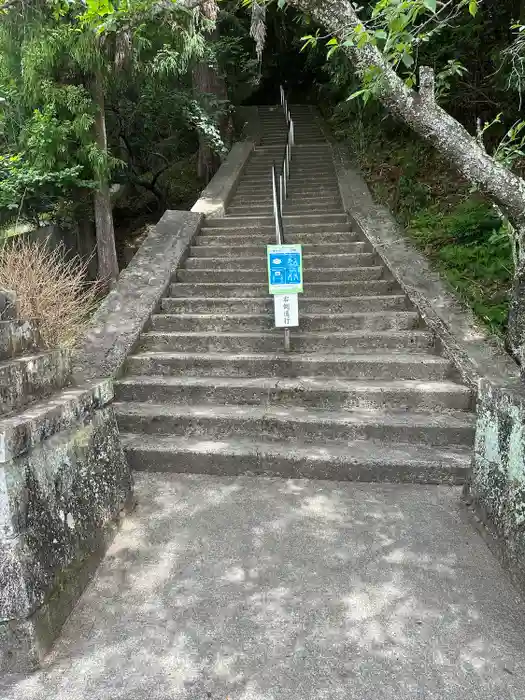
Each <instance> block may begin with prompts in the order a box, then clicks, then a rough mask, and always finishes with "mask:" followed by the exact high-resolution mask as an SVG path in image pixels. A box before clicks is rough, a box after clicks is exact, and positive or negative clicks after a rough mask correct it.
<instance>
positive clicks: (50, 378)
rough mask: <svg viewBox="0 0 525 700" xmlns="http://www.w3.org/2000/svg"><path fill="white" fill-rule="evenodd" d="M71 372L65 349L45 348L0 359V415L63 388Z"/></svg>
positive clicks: (69, 357)
mask: <svg viewBox="0 0 525 700" xmlns="http://www.w3.org/2000/svg"><path fill="white" fill-rule="evenodd" d="M70 375H71V353H70V351H69V350H66V349H63V350H48V351H46V352H41V353H37V354H33V355H24V356H22V357H18V358H14V359H9V360H5V361H4V362H0V415H6V414H8V413H11V412H14V411H18V410H20V409H23V408H25V407H26V406H28V405H30V404H32V403H34V402H35V401H39V400H41V399H43V398H46V397H48V396H50V395H51V394H53V393H54V392H55V391H59V390H60V389H63V388H64V387H65V386H66V385H67V384H68V382H69V380H70Z"/></svg>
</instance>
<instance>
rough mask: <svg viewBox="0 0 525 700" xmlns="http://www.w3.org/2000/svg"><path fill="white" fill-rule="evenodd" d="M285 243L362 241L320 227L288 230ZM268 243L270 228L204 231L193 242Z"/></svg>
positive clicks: (272, 231)
mask: <svg viewBox="0 0 525 700" xmlns="http://www.w3.org/2000/svg"><path fill="white" fill-rule="evenodd" d="M298 228H299V227H298ZM317 228H318V229H319V230H317ZM208 234H210V235H208ZM215 234H217V235H215ZM286 242H287V243H302V244H304V245H307V244H309V245H316V244H319V245H324V244H326V243H332V244H337V245H339V244H340V245H341V246H343V245H346V244H347V243H363V242H364V241H363V240H362V239H361V238H360V236H359V234H357V233H355V232H354V231H335V230H334V231H323V229H322V227H310V228H307V229H305V231H303V232H302V231H298V232H297V233H293V232H291V231H290V229H289V228H288V229H287V230H286ZM270 243H275V228H271V227H261V228H259V229H206V235H205V236H203V235H199V236H197V238H196V239H195V241H194V245H196V246H201V245H202V246H208V245H212V246H213V245H221V246H232V247H237V246H242V245H254V244H260V245H267V244H270Z"/></svg>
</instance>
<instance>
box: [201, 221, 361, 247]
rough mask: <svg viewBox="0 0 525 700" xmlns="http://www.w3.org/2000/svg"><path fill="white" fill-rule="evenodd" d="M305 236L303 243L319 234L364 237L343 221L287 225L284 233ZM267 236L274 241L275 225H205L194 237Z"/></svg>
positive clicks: (352, 238)
mask: <svg viewBox="0 0 525 700" xmlns="http://www.w3.org/2000/svg"><path fill="white" fill-rule="evenodd" d="M301 234H302V235H303V236H304V237H305V243H312V242H314V241H315V239H316V237H319V238H321V236H325V237H326V236H330V239H329V240H331V241H332V242H338V241H341V242H349V241H350V242H352V241H361V242H362V241H363V240H364V239H363V238H362V237H361V236H360V234H357V233H356V232H355V231H352V230H351V228H350V226H349V225H348V224H345V223H334V224H306V225H304V226H301V225H300V224H294V225H289V224H288V225H287V226H286V235H287V237H292V236H295V237H296V238H297V237H298V236H300V235H301ZM263 235H264V236H269V237H271V238H272V240H274V241H275V225H273V226H267V225H264V226H255V227H249V226H239V227H231V228H228V227H224V226H222V227H215V226H205V227H204V228H203V229H202V231H201V233H200V234H199V235H198V236H197V238H196V239H195V240H196V241H201V240H202V239H203V238H209V237H214V238H217V237H218V236H223V237H224V238H223V242H225V241H226V238H227V237H229V238H232V239H233V238H234V237H235V236H244V237H249V236H252V237H254V240H255V237H261V236H263Z"/></svg>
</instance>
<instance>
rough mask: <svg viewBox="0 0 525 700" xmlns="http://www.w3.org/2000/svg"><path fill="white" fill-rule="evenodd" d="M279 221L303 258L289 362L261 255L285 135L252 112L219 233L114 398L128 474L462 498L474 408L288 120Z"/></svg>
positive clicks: (182, 280)
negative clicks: (396, 484)
mask: <svg viewBox="0 0 525 700" xmlns="http://www.w3.org/2000/svg"><path fill="white" fill-rule="evenodd" d="M292 111H293V117H294V121H295V124H296V141H297V146H296V148H295V150H294V154H293V162H292V167H291V182H290V191H289V198H288V201H287V202H286V206H285V211H284V223H285V235H286V241H287V242H289V243H292V242H293V243H302V244H303V246H304V263H305V274H304V277H305V294H304V295H302V296H301V298H300V319H301V326H300V329H298V330H294V331H292V337H291V352H290V353H285V352H284V351H283V332H282V330H276V329H274V328H273V304H272V300H271V298H270V297H269V296H268V291H267V271H266V250H265V246H266V245H267V244H268V243H273V242H274V241H275V233H274V226H273V218H272V201H271V180H270V167H271V164H272V162H273V161H274V159H276V160H280V159H281V157H282V150H283V144H284V138H285V122H284V118H283V114H282V111H281V110H280V108H279V109H277V108H261V109H260V115H261V121H262V126H263V132H264V133H263V138H262V142H261V144H260V145H259V146H258V147H257V148H256V149H255V151H254V153H253V155H252V157H251V160H250V161H249V163H248V165H247V167H246V169H245V172H244V174H243V176H242V178H241V181H240V184H239V186H238V189H237V192H236V194H235V196H234V198H233V200H232V201H231V205H230V207H229V210H228V214H227V216H226V217H225V218H220V219H209V220H207V221H205V223H204V225H203V228H202V231H201V234H200V235H199V236H198V238H197V239H196V241H195V244H194V246H193V247H192V249H191V253H190V256H189V257H188V258H187V260H186V262H185V263H184V265H183V267H182V268H181V269H179V270H178V271H177V273H176V276H175V278H174V279H173V284H172V285H171V288H170V290H169V294H168V296H166V298H164V299H163V300H162V303H161V306H160V308H159V309H158V313H156V314H154V315H153V316H152V318H151V325H150V328H149V329H148V331H147V332H145V333H144V334H143V335H142V339H141V344H140V347H139V348H138V350H137V352H136V354H134V355H133V356H131V357H130V358H129V359H128V363H127V374H126V375H125V376H124V377H123V378H122V379H121V380H120V381H119V382H118V383H117V386H116V397H117V404H116V406H115V410H116V412H117V416H118V421H119V426H120V429H121V433H122V439H123V443H124V445H125V448H126V450H127V454H128V457H129V460H130V464H131V466H132V468H134V469H137V470H170V471H177V472H188V473H208V474H239V473H245V474H268V475H275V476H284V477H311V478H324V479H341V480H343V479H356V480H364V481H365V480H374V481H382V480H384V481H408V482H422V483H460V482H461V481H462V480H463V479H464V478H465V475H466V471H467V468H468V466H469V461H470V451H471V446H472V442H473V433H474V428H473V416H472V414H471V413H470V411H471V409H472V403H473V397H472V394H471V391H470V390H469V389H468V388H467V387H465V386H463V385H462V384H461V383H460V382H459V379H458V375H457V372H456V370H455V368H454V367H453V366H452V365H451V363H450V362H449V360H448V359H447V358H445V357H443V356H441V355H440V353H439V348H438V347H437V346H436V343H435V340H434V338H433V336H432V334H431V333H430V332H429V331H428V329H427V328H425V325H424V323H423V322H422V319H421V318H420V316H419V314H418V313H417V311H416V310H415V309H414V308H413V306H412V305H411V304H410V302H409V300H408V299H407V297H406V296H405V295H404V294H403V292H402V291H401V289H400V288H399V286H398V285H397V284H396V282H395V281H394V280H393V279H392V276H391V274H390V273H389V271H388V269H386V268H385V266H384V265H383V264H382V262H381V260H380V258H379V257H378V256H377V255H376V253H375V252H374V250H373V249H372V248H371V246H370V245H369V243H368V242H367V241H366V240H364V239H363V238H362V237H361V236H360V235H358V234H357V233H356V232H355V231H352V229H351V227H350V225H349V223H348V220H347V217H346V215H345V213H344V210H343V207H342V204H341V201H340V197H339V191H338V185H337V179H336V174H335V169H334V165H333V161H332V156H331V149H330V146H329V144H328V143H327V142H326V140H325V139H324V137H323V134H322V132H321V130H320V129H319V127H318V124H317V122H316V120H315V118H314V116H313V114H312V112H311V111H310V109H309V108H307V107H294V108H293V110H292Z"/></svg>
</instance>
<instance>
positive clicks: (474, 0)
mask: <svg viewBox="0 0 525 700" xmlns="http://www.w3.org/2000/svg"><path fill="white" fill-rule="evenodd" d="M468 11H469V12H470V14H471V15H472V16H473V17H475V16H476V13H477V11H478V0H470V2H469V4H468Z"/></svg>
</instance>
